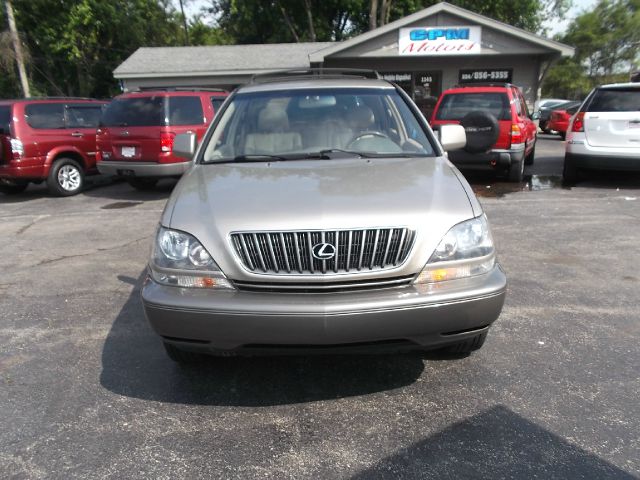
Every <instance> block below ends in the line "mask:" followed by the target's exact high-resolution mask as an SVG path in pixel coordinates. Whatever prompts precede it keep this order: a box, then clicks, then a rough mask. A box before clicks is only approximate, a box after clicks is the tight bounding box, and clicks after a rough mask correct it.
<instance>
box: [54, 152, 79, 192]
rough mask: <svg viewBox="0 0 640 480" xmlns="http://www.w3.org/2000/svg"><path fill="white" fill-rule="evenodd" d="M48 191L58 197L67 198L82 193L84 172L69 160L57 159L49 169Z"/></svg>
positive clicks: (76, 163) (75, 162) (73, 161)
mask: <svg viewBox="0 0 640 480" xmlns="http://www.w3.org/2000/svg"><path fill="white" fill-rule="evenodd" d="M47 187H48V188H49V191H50V192H51V193H52V194H53V195H56V196H58V197H69V196H71V195H76V194H77V193H80V192H81V191H82V187H84V170H83V168H82V166H81V165H80V164H79V163H78V162H77V161H75V160H73V159H71V158H59V159H58V160H56V161H55V162H53V165H52V167H51V170H50V171H49V176H48V177H47Z"/></svg>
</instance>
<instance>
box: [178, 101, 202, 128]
mask: <svg viewBox="0 0 640 480" xmlns="http://www.w3.org/2000/svg"><path fill="white" fill-rule="evenodd" d="M202 123H204V113H203V111H202V103H201V102H200V97H169V125H200V124H202Z"/></svg>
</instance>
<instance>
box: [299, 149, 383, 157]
mask: <svg viewBox="0 0 640 480" xmlns="http://www.w3.org/2000/svg"><path fill="white" fill-rule="evenodd" d="M331 153H344V154H346V155H344V156H346V157H358V158H369V157H370V155H367V154H366V153H362V152H354V151H352V150H343V149H342V148H326V149H324V150H320V151H319V152H313V153H307V154H305V155H304V157H302V158H304V159H308V158H309V159H310V158H319V159H321V160H332V159H334V158H341V157H343V155H337V156H331V155H330V154H331Z"/></svg>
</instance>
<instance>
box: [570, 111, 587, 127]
mask: <svg viewBox="0 0 640 480" xmlns="http://www.w3.org/2000/svg"><path fill="white" fill-rule="evenodd" d="M571 131H572V132H584V112H578V114H577V115H576V118H574V119H573V123H572V124H571Z"/></svg>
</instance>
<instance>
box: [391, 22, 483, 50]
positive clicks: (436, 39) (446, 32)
mask: <svg viewBox="0 0 640 480" xmlns="http://www.w3.org/2000/svg"><path fill="white" fill-rule="evenodd" d="M481 37H482V29H481V27H413V28H401V29H400V38H399V40H398V53H399V54H400V55H469V54H478V53H480V50H481Z"/></svg>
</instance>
